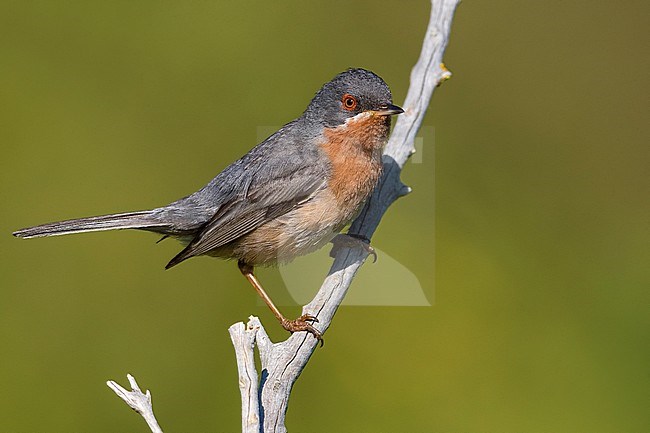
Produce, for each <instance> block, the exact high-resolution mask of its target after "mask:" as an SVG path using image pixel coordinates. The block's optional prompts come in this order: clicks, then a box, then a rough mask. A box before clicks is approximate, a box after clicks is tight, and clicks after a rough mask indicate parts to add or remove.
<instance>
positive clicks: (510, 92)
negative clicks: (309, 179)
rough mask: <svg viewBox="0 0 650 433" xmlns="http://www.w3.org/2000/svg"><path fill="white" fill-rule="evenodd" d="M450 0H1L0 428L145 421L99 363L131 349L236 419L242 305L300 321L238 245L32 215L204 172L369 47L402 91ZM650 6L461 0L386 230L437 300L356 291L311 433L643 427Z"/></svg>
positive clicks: (160, 378) (311, 404)
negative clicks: (258, 290) (21, 236)
mask: <svg viewBox="0 0 650 433" xmlns="http://www.w3.org/2000/svg"><path fill="white" fill-rule="evenodd" d="M428 10H429V6H428V3H427V2H426V1H417V2H416V1H400V2H378V1H373V2H370V1H358V2H349V1H327V2H309V3H308V2H303V1H283V2H216V1H191V2H153V1H138V2H126V1H124V2H114V1H112V2H98V1H93V2H90V1H78V2H64V1H58V2H55V1H51V2H27V1H24V2H23V1H3V2H2V3H0V100H1V104H0V144H1V146H2V158H1V162H0V194H1V198H2V201H1V202H2V212H1V214H0V255H1V256H0V259H1V260H0V345H1V353H0V431H2V432H18V431H20V432H48V433H53V432H91V431H92V432H118V431H119V432H126V431H133V432H136V431H147V430H146V426H145V425H144V423H143V421H142V420H141V419H140V418H139V417H138V416H137V415H136V414H134V413H133V412H132V411H131V410H129V409H128V408H127V407H126V406H125V405H124V404H123V403H122V402H121V401H120V400H119V399H118V398H117V397H116V396H115V395H113V393H112V392H111V391H110V390H109V389H108V388H107V387H106V386H105V385H104V382H105V381H106V380H107V379H114V380H117V381H118V382H120V383H122V384H126V378H125V375H126V373H127V372H130V373H132V374H134V375H135V376H136V378H137V379H138V380H139V382H140V384H141V386H142V387H143V388H149V389H151V390H152V392H153V399H154V408H155V410H156V413H157V416H158V418H159V420H160V422H161V425H162V426H163V428H164V429H165V431H168V432H232V431H237V430H238V429H239V428H240V419H239V411H240V400H239V392H238V388H237V379H236V365H235V361H234V355H233V351H232V347H231V345H230V341H229V337H228V334H227V332H226V329H227V327H228V326H230V324H232V323H234V322H236V321H240V320H245V318H246V317H247V316H248V315H250V314H256V315H259V316H260V317H261V318H262V320H263V321H264V322H265V323H266V324H267V328H268V330H269V332H270V334H271V336H272V337H273V338H275V339H279V338H283V337H284V336H285V333H284V332H283V331H282V330H281V329H280V328H279V326H277V325H276V324H275V323H274V322H273V320H274V319H273V317H272V316H271V314H270V313H269V312H268V311H267V310H266V309H265V308H263V307H262V306H261V305H260V304H259V303H258V301H257V300H256V297H255V294H254V292H253V290H251V288H250V287H249V286H248V285H247V283H246V282H245V281H244V279H243V278H242V277H241V276H240V275H239V272H238V270H237V268H236V266H235V265H234V264H233V263H230V262H224V261H219V260H214V259H205V258H199V259H195V260H190V261H189V262H187V263H185V264H183V266H179V267H178V268H175V269H173V270H171V271H164V270H163V266H164V264H165V263H166V262H167V260H169V258H171V257H172V256H173V255H174V254H175V253H176V252H177V251H178V250H179V245H177V244H176V243H175V242H173V241H166V242H163V243H161V244H159V245H155V244H154V241H155V240H156V238H155V237H153V236H152V235H151V234H148V233H141V232H129V233H127V232H114V233H93V234H86V235H79V236H70V237H59V238H52V239H39V240H30V241H23V240H18V239H15V238H13V237H12V236H11V235H10V232H11V231H13V230H15V229H18V228H21V227H24V226H27V225H33V224H38V223H43V222H49V221H54V220H58V219H65V218H72V217H80V216H87V215H93V214H101V213H110V212H116V211H126V210H136V209H143V208H150V207H155V206H159V205H162V204H166V203H168V202H170V201H172V200H175V199H177V198H179V197H181V196H183V195H186V194H188V193H190V192H192V191H194V190H195V189H197V188H199V187H201V186H202V185H203V184H205V183H206V182H207V181H208V180H209V179H211V178H212V177H213V176H214V175H215V174H216V173H217V172H218V171H219V170H221V169H222V168H224V167H225V166H226V165H227V164H228V163H230V162H232V161H234V160H235V159H236V158H238V157H239V156H241V155H242V154H244V153H245V152H246V151H247V150H248V149H249V148H251V147H252V146H253V145H254V144H256V143H257V141H258V135H259V134H258V130H259V128H263V127H264V128H265V127H268V126H269V125H276V126H279V125H282V124H283V123H285V122H287V121H289V120H291V119H292V118H294V117H296V116H298V115H299V114H300V113H301V112H302V110H303V109H304V107H305V106H306V104H307V102H308V101H309V100H310V98H311V97H312V95H313V94H314V92H315V91H316V90H317V89H318V88H319V87H320V86H321V84H322V83H324V82H325V81H327V80H329V79H330V78H331V77H332V76H334V75H335V74H336V73H338V72H340V71H341V70H344V69H345V68H347V67H350V66H361V67H366V68H369V69H372V70H374V71H375V72H377V73H378V74H379V75H381V76H382V77H383V78H384V79H385V80H386V81H387V82H388V83H389V84H390V85H391V87H392V90H393V94H394V99H395V101H396V103H398V104H399V103H401V102H402V101H403V98H404V96H405V93H406V90H407V87H408V79H409V72H410V69H411V67H412V65H413V64H414V62H415V60H416V59H417V56H418V54H419V50H420V44H421V39H422V36H423V32H424V29H425V27H426V24H427V20H428ZM648 12H649V7H648V3H647V2H640V1H639V2H633V1H628V2H622V3H616V2H604V1H600V2H599V1H574V2H560V1H549V2H541V1H539V2H536V1H527V2H526V1H524V2H522V1H490V2H485V1H484V2H478V1H477V2H472V1H466V2H464V3H463V4H461V5H460V7H459V9H458V11H457V15H456V19H455V20H454V25H453V31H452V40H451V44H450V46H449V48H448V50H447V54H446V56H445V61H446V64H447V65H448V66H449V68H450V70H451V71H452V72H453V73H454V77H453V78H452V79H451V81H449V82H447V83H445V84H444V85H443V86H442V87H440V88H439V89H438V90H437V92H436V94H435V96H434V99H433V102H432V105H431V107H430V110H429V114H428V115H427V118H426V120H425V126H426V127H427V128H429V129H428V131H429V132H428V133H425V134H424V135H423V144H422V148H421V152H420V153H418V154H417V155H418V158H419V159H418V160H416V162H418V161H419V163H409V164H407V166H406V169H405V171H404V173H403V178H404V181H405V182H406V183H407V184H409V185H410V186H412V187H413V190H414V192H413V194H411V195H410V196H408V197H406V198H404V199H401V200H400V201H399V202H398V203H396V204H395V205H394V206H393V207H392V208H391V209H390V211H389V212H388V214H387V215H386V217H385V218H384V220H383V221H382V224H381V226H380V228H379V230H378V232H377V234H376V236H375V239H373V242H374V244H375V245H376V246H377V248H379V249H380V250H381V251H382V253H384V254H387V255H389V256H390V257H391V258H393V259H395V260H397V261H398V262H399V263H401V264H403V265H404V266H405V267H407V268H408V269H409V270H410V271H411V272H412V273H413V275H415V276H416V277H417V278H418V280H419V282H420V284H421V286H422V288H423V290H424V293H425V294H426V296H427V297H428V299H429V301H430V302H432V304H433V305H432V306H431V307H396V306H395V307H368V306H365V307H364V306H356V307H343V308H342V309H341V310H339V312H338V314H337V316H336V318H335V321H334V323H333V326H332V328H331V329H330V331H329V332H328V333H327V336H326V339H327V344H326V345H325V347H324V348H323V349H318V350H317V351H316V353H315V355H314V356H313V357H312V359H311V362H310V363H309V364H308V366H307V368H306V370H305V371H304V372H303V375H302V377H301V378H300V379H299V381H298V382H297V383H296V386H295V388H294V392H293V395H292V399H291V401H290V406H289V411H288V415H287V425H288V427H289V430H290V431H293V432H304V431H309V432H312V433H316V432H339V431H341V432H343V431H345V432H348V431H349V432H353V431H354V432H430V431H431V432H433V431H436V432H445V433H447V432H499V433H502V432H513V433H514V432H587V431H588V432H641V431H648V428H649V424H650V420H649V418H650V416H649V412H648V410H647V408H648V401H649V400H650V399H649V397H650V396H649V393H650V392H649V390H650V387H649V385H650V383H649V366H650V359H649V358H650V356H649V347H650V345H649V343H650V339H649V338H648V337H649V332H648V330H649V325H650V323H649V322H650V314H649V313H650V311H649V306H650V296H649V291H648V289H649V287H650V284H649V283H650V266H648V263H649V262H650V253H649V245H650V230H649V222H650V204H649V200H648V196H649V181H648V169H649V167H650V152H649V150H648V90H649V86H648V80H647V74H648V69H649V65H648V63H649V56H648V44H647V31H648V19H647V17H648ZM425 131H426V130H425ZM327 267H328V264H327V263H324V264H323V269H322V272H323V273H324V272H325V271H326V269H327ZM364 272H366V273H368V272H373V273H374V272H382V257H381V255H380V257H379V261H378V263H377V264H375V265H370V264H366V265H365V267H364ZM262 278H264V281H266V284H267V285H268V286H269V291H270V292H271V293H272V294H275V295H276V296H279V297H282V296H283V294H284V295H286V290H285V289H284V288H283V287H282V284H281V281H282V280H281V278H280V276H279V274H278V272H277V271H266V272H265V273H263V276H262ZM358 283H359V284H361V283H360V282H358ZM377 289H378V290H383V291H386V290H395V291H399V290H400V287H399V286H398V285H392V283H391V286H388V287H378V288H377ZM309 290H313V291H314V292H315V290H316V287H311V288H309ZM351 290H352V291H354V290H355V285H353V286H352V289H351ZM284 310H285V311H286V313H287V315H289V316H291V315H295V314H298V312H299V307H297V306H288V307H287V306H285V307H284Z"/></svg>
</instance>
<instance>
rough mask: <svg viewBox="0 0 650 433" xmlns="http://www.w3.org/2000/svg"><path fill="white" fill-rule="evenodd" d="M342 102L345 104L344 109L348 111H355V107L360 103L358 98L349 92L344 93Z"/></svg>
mask: <svg viewBox="0 0 650 433" xmlns="http://www.w3.org/2000/svg"><path fill="white" fill-rule="evenodd" d="M341 103H342V104H343V109H344V110H347V111H353V110H354V109H355V108H357V105H358V102H357V98H355V97H354V96H352V95H350V94H349V93H346V94H345V95H343V97H342V98H341Z"/></svg>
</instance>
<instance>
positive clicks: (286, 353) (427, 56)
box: [230, 0, 459, 433]
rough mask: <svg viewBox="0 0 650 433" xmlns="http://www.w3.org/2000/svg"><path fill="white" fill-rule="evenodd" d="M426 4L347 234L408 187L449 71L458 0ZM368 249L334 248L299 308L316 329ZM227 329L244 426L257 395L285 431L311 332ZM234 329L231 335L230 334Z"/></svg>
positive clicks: (274, 427)
mask: <svg viewBox="0 0 650 433" xmlns="http://www.w3.org/2000/svg"><path fill="white" fill-rule="evenodd" d="M431 3H432V7H431V16H430V20H429V25H428V28H427V31H426V35H425V38H424V42H423V45H422V51H421V53H420V58H419V60H418V62H417V63H416V64H415V66H414V67H413V70H412V72H411V83H410V87H409V91H408V94H407V96H406V100H405V102H404V104H403V105H402V107H403V108H404V109H405V113H404V114H403V115H401V116H399V117H398V118H397V122H396V124H395V128H394V129H393V133H392V135H391V138H390V140H389V142H388V144H387V145H386V148H385V150H384V156H383V164H384V171H383V175H382V178H381V179H380V181H379V184H378V185H377V188H375V191H374V193H373V195H372V197H371V198H370V199H369V200H368V202H367V203H366V206H365V207H364V209H363V210H362V212H361V214H360V215H359V217H357V219H356V220H355V221H354V222H353V223H352V226H351V227H350V233H353V234H357V235H361V236H364V237H365V238H367V239H370V238H371V236H372V234H373V233H374V232H375V230H376V228H377V226H378V225H379V221H380V220H381V218H382V216H383V215H384V213H385V212H386V210H387V209H388V207H389V206H390V205H391V204H392V203H393V202H394V201H395V200H397V199H398V198H399V197H401V196H403V195H405V194H408V193H409V192H410V188H409V187H407V186H406V185H404V184H403V183H402V181H401V180H400V173H401V170H402V167H403V166H404V164H405V163H406V161H407V159H408V157H409V156H410V155H412V154H413V153H414V152H415V148H414V141H415V136H416V134H417V131H418V130H419V128H420V124H421V123H422V120H423V118H424V115H425V113H426V110H427V108H428V106H429V102H430V100H431V95H432V93H433V91H434V90H435V88H436V86H438V85H439V84H440V83H441V82H442V81H444V80H446V79H447V78H449V77H450V76H451V74H450V72H449V71H447V69H446V68H445V67H444V65H443V63H442V56H443V54H444V51H445V48H446V46H447V42H448V40H449V33H450V29H451V21H452V18H453V15H454V11H455V9H456V6H457V5H458V3H459V0H432V1H431ZM369 251H370V250H369V249H368V248H367V247H363V246H362V245H358V246H357V247H355V246H350V245H344V246H342V247H341V248H338V249H337V254H336V257H335V260H334V264H333V265H332V267H331V269H330V271H329V274H328V276H327V278H326V279H325V281H324V282H323V285H322V286H321V288H320V290H319V291H318V293H317V294H316V297H315V298H314V299H313V300H312V301H311V302H310V303H309V304H307V305H306V306H305V307H303V311H302V312H303V314H310V315H312V316H316V317H318V320H319V322H318V323H316V324H315V325H314V326H315V327H316V328H317V329H318V330H320V331H321V332H325V331H326V330H327V328H328V327H329V326H330V323H331V321H332V318H333V317H334V314H335V313H336V310H337V309H338V307H339V305H341V302H342V301H343V298H344V297H345V294H346V293H347V291H348V288H349V287H350V284H351V282H352V279H353V278H354V276H355V274H356V272H357V270H358V269H359V267H360V266H361V265H362V264H363V262H364V261H365V259H366V258H367V256H368V254H369ZM230 332H231V337H232V340H233V344H234V346H235V352H236V354H237V363H238V366H239V377H240V390H241V392H242V415H243V421H242V426H244V427H243V431H244V432H249V431H259V430H247V429H246V428H247V426H248V425H249V424H248V421H247V419H249V418H251V417H252V418H254V417H253V414H252V413H251V411H254V410H255V409H254V407H255V406H254V405H255V403H254V402H253V401H254V400H256V399H259V400H257V401H258V403H257V404H258V411H259V412H258V414H259V418H258V420H259V422H260V423H261V426H262V431H264V432H266V433H269V432H273V433H283V432H286V427H285V425H284V421H285V414H286V410H287V405H288V402H289V395H290V393H291V388H292V386H293V384H294V382H295V381H296V379H298V376H299V375H300V373H301V372H302V370H303V368H304V367H305V365H306V364H307V362H308V361H309V358H310V357H311V354H312V353H313V351H314V349H315V348H316V345H317V340H316V339H315V338H314V337H313V336H312V335H311V334H307V333H306V332H299V333H295V334H293V335H291V336H290V337H289V338H288V339H287V340H286V341H284V342H281V343H277V344H272V343H271V342H270V341H269V339H268V336H267V335H266V332H265V331H264V328H263V327H262V325H261V324H260V323H259V320H258V319H257V318H251V320H250V321H249V324H248V329H247V330H246V331H244V324H243V323H239V324H236V325H233V326H232V327H231V328H230ZM233 332H234V333H235V335H236V337H233ZM242 333H243V335H242ZM246 333H249V334H246ZM253 340H254V341H255V342H257V346H258V349H259V350H260V358H261V361H262V377H261V380H260V383H259V388H258V387H257V386H253V385H251V384H249V383H248V381H249V380H253V377H254V376H253V375H252V374H251V373H250V372H249V369H250V365H251V364H250V362H251V361H250V359H251V355H250V354H251V353H252V344H254V343H253ZM242 353H245V356H242V355H241V354H242ZM253 369H254V365H253ZM242 372H244V373H245V375H246V379H245V383H244V385H242ZM255 377H256V375H255ZM260 389H261V392H260V391H259V390H260ZM245 392H246V395H244V394H245ZM253 425H255V424H253ZM258 428H259V426H258Z"/></svg>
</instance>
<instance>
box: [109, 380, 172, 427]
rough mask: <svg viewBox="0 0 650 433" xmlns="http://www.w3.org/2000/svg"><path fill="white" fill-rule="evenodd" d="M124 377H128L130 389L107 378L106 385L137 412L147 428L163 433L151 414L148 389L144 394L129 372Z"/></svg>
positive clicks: (151, 408) (151, 407)
mask: <svg viewBox="0 0 650 433" xmlns="http://www.w3.org/2000/svg"><path fill="white" fill-rule="evenodd" d="M126 377H127V378H128V379H129V383H130V384H131V389H132V391H127V390H126V389H124V388H122V387H121V386H120V385H119V384H118V383H117V382H114V381H112V380H109V381H108V382H106V385H108V387H109V388H110V389H112V390H113V391H114V392H115V394H117V396H118V397H119V398H121V399H122V400H124V402H125V403H126V404H128V405H129V406H130V407H131V409H133V410H134V411H136V412H137V413H139V414H140V415H141V416H142V418H144V420H145V421H146V422H147V425H148V426H149V429H150V430H151V432H152V433H163V431H162V429H161V428H160V426H159V425H158V421H156V417H155V416H154V414H153V406H152V404H151V393H150V392H149V390H147V392H146V393H145V394H143V393H142V390H141V389H140V387H139V386H138V382H136V381H135V378H134V377H133V376H131V375H130V374H127V375H126Z"/></svg>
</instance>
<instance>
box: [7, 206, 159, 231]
mask: <svg viewBox="0 0 650 433" xmlns="http://www.w3.org/2000/svg"><path fill="white" fill-rule="evenodd" d="M165 226H168V224H166V223H163V222H161V221H160V220H158V219H156V218H155V217H154V212H153V211H150V210H148V211H140V212H128V213H118V214H112V215H101V216H94V217H88V218H79V219H74V220H67V221H59V222H55V223H49V224H42V225H40V226H35V227H28V228H25V229H21V230H17V231H15V232H14V233H13V235H14V236H16V237H19V238H37V237H42V236H59V235H67V234H70V233H81V232H94V231H101V230H119V229H145V230H146V229H151V230H152V231H160V232H164V229H163V230H155V228H157V227H160V228H162V227H165Z"/></svg>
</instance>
